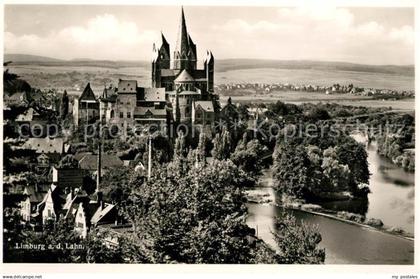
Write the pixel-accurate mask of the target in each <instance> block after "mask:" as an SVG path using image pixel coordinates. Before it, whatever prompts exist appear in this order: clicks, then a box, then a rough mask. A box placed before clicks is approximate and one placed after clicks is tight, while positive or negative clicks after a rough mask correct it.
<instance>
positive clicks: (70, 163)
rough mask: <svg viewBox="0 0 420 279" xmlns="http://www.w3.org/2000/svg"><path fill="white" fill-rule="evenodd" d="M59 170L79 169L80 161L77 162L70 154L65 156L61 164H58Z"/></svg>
mask: <svg viewBox="0 0 420 279" xmlns="http://www.w3.org/2000/svg"><path fill="white" fill-rule="evenodd" d="M57 167H58V168H69V169H77V168H79V161H77V160H76V158H75V157H74V155H71V154H68V155H66V156H64V157H63V158H62V159H61V160H60V162H58V164H57Z"/></svg>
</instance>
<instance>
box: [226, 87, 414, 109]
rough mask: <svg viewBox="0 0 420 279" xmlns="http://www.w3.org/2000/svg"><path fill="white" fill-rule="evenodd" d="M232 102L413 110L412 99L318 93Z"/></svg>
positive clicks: (252, 97)
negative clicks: (280, 102) (326, 104)
mask: <svg viewBox="0 0 420 279" xmlns="http://www.w3.org/2000/svg"><path fill="white" fill-rule="evenodd" d="M228 98H229V96H221V97H220V102H221V103H222V104H225V103H227V99H228ZM232 100H233V101H234V102H238V103H243V104H255V103H272V102H277V101H282V102H285V103H294V104H301V103H337V104H340V105H347V106H366V107H373V108H378V107H386V108H392V109H395V110H407V111H412V110H414V109H415V102H414V99H401V100H381V99H379V100H378V99H373V98H372V97H367V96H366V97H365V96H355V95H350V94H336V95H326V94H324V93H320V92H301V91H278V92H270V93H269V94H264V95H256V94H253V95H249V96H232Z"/></svg>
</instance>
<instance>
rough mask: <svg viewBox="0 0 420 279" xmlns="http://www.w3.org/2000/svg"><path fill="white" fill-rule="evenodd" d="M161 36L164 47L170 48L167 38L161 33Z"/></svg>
mask: <svg viewBox="0 0 420 279" xmlns="http://www.w3.org/2000/svg"><path fill="white" fill-rule="evenodd" d="M160 34H161V36H162V45H163V46H168V47H169V43H168V41H167V40H166V38H165V36H164V35H163V32H160Z"/></svg>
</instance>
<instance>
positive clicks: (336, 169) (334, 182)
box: [321, 147, 350, 192]
mask: <svg viewBox="0 0 420 279" xmlns="http://www.w3.org/2000/svg"><path fill="white" fill-rule="evenodd" d="M323 157H324V158H323V161H322V165H321V168H322V170H323V174H324V175H325V177H326V178H327V179H328V182H329V185H330V187H328V191H329V192H336V191H348V190H350V189H349V185H350V183H349V182H350V181H349V178H350V170H349V167H348V166H347V165H343V164H340V162H339V161H338V158H337V153H336V149H335V148H332V147H330V148H328V149H326V150H324V154H323Z"/></svg>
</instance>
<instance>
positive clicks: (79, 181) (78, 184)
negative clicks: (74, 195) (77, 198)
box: [52, 167, 87, 190]
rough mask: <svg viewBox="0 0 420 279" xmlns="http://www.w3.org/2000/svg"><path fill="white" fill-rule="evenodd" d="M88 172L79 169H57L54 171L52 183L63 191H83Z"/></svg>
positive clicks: (54, 168)
mask: <svg viewBox="0 0 420 279" xmlns="http://www.w3.org/2000/svg"><path fill="white" fill-rule="evenodd" d="M86 174H87V173H86V171H84V170H82V169H78V168H56V167H53V169H52V182H53V183H54V185H56V186H57V187H59V188H61V189H63V190H64V189H66V188H68V189H76V188H78V189H81V188H82V186H83V179H84V177H85V176H86Z"/></svg>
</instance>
